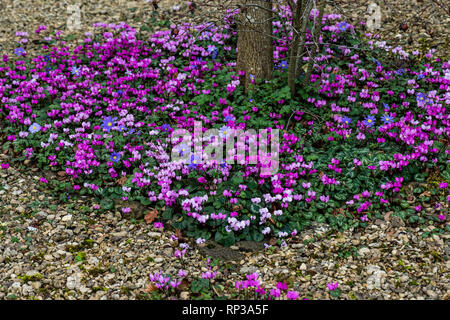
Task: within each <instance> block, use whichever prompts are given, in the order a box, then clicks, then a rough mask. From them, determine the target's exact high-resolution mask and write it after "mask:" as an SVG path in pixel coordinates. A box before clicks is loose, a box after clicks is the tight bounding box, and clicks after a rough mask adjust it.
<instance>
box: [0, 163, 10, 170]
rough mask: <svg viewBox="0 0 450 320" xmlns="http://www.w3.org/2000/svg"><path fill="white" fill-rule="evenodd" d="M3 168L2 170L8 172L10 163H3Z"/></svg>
mask: <svg viewBox="0 0 450 320" xmlns="http://www.w3.org/2000/svg"><path fill="white" fill-rule="evenodd" d="M1 167H2V169H4V170H6V169H8V168H9V163H2V164H1Z"/></svg>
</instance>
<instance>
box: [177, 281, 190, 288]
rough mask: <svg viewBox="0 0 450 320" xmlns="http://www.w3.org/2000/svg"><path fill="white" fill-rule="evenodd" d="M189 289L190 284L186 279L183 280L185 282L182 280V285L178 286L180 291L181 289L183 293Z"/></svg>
mask: <svg viewBox="0 0 450 320" xmlns="http://www.w3.org/2000/svg"><path fill="white" fill-rule="evenodd" d="M189 288H190V282H189V281H188V280H187V279H186V278H183V280H181V284H180V285H179V286H178V289H180V290H181V291H186V290H188V289H189Z"/></svg>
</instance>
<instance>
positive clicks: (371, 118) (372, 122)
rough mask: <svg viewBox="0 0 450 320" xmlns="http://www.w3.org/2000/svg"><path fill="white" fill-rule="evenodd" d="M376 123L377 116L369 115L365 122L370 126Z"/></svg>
mask: <svg viewBox="0 0 450 320" xmlns="http://www.w3.org/2000/svg"><path fill="white" fill-rule="evenodd" d="M374 123H375V116H367V118H366V119H364V124H365V125H366V126H368V127H371V126H373V125H374Z"/></svg>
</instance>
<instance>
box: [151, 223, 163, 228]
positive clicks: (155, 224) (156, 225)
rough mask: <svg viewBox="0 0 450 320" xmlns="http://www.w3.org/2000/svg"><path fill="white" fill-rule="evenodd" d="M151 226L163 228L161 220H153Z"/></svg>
mask: <svg viewBox="0 0 450 320" xmlns="http://www.w3.org/2000/svg"><path fill="white" fill-rule="evenodd" d="M153 227H155V228H156V229H162V228H164V225H163V223H162V222H155V223H154V224H153Z"/></svg>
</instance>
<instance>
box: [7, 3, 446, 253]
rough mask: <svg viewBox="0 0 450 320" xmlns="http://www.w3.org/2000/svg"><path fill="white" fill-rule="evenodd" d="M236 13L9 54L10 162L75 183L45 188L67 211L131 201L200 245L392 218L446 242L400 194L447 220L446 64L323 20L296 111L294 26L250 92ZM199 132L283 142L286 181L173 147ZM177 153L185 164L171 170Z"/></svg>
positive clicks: (437, 220)
mask: <svg viewBox="0 0 450 320" xmlns="http://www.w3.org/2000/svg"><path fill="white" fill-rule="evenodd" d="M234 14H235V12H230V13H229V15H228V16H227V17H226V22H227V23H226V24H225V26H224V27H220V28H219V27H216V26H213V25H211V24H205V25H201V26H192V25H189V24H185V25H182V26H174V25H172V26H171V27H170V30H167V31H161V32H157V33H155V34H153V36H152V37H150V39H140V37H139V34H138V33H137V32H136V30H133V29H132V28H130V27H129V26H127V25H126V24H123V23H122V24H119V25H106V24H101V23H100V24H97V27H98V28H100V29H103V30H102V31H101V32H99V33H98V34H95V35H94V34H86V39H85V40H84V44H83V45H81V46H78V47H77V48H76V49H75V50H73V51H70V50H69V49H68V48H67V47H65V46H64V42H63V41H61V40H60V39H58V34H56V38H55V39H53V38H48V37H45V39H46V40H45V39H44V41H47V42H48V44H47V45H44V46H43V47H42V50H43V54H42V55H41V56H38V57H36V58H34V59H29V58H28V57H27V56H26V50H25V49H24V48H18V49H17V50H16V51H15V55H16V56H17V58H16V57H8V56H4V57H3V66H1V68H0V74H1V76H0V99H1V105H0V115H1V119H2V120H1V121H2V123H3V126H4V134H5V143H4V145H3V149H4V150H7V149H11V152H12V153H14V155H16V157H15V158H14V160H13V161H17V162H18V161H24V160H25V159H32V160H34V161H35V162H36V163H37V164H38V165H39V166H40V167H41V168H45V169H47V170H52V171H54V172H57V173H58V175H59V176H63V177H65V180H67V181H58V180H51V181H48V180H47V179H45V178H42V179H41V182H42V183H44V184H49V185H51V186H52V188H54V189H55V190H57V191H58V192H60V194H61V200H64V199H65V198H66V197H67V196H68V195H71V196H76V195H77V194H80V195H84V194H91V195H94V196H95V197H97V198H98V200H99V207H98V208H99V210H100V211H101V210H108V209H111V208H112V207H113V205H114V200H120V201H122V206H121V210H122V212H123V214H127V213H128V212H129V211H130V208H129V206H128V205H127V202H128V201H139V202H141V203H142V205H144V206H149V207H152V208H155V209H156V210H157V214H155V215H154V216H153V218H152V221H153V220H154V219H156V220H155V221H157V222H156V223H157V225H156V226H157V227H162V226H163V225H167V224H169V225H170V226H171V227H173V228H175V229H179V230H182V231H183V232H185V233H186V234H187V235H188V236H189V237H193V238H195V239H196V240H197V242H199V243H200V242H203V241H204V240H206V239H210V238H213V239H215V240H216V241H217V242H219V243H221V244H224V245H227V246H229V245H232V244H233V243H234V242H236V241H239V240H243V239H245V240H255V241H261V240H263V239H264V238H265V237H275V238H277V239H278V241H277V242H278V244H280V245H283V244H284V240H283V239H284V238H286V237H289V236H294V235H295V234H297V232H300V231H301V230H302V229H303V228H305V227H306V226H307V225H308V224H309V223H310V222H311V221H318V222H327V223H329V224H330V225H331V226H332V227H333V228H335V229H339V228H341V229H348V228H354V227H358V226H363V227H364V226H367V225H368V224H369V223H370V222H371V221H372V220H374V219H377V218H382V216H383V212H385V211H394V214H395V215H398V216H400V217H401V218H404V219H407V220H408V221H409V222H410V223H413V224H419V225H428V224H434V225H435V226H436V227H437V228H435V230H437V231H436V232H444V231H445V230H446V229H447V231H448V228H449V227H448V225H447V224H446V223H445V221H446V216H445V215H444V214H426V213H425V212H423V211H422V207H421V206H420V205H417V206H415V207H410V204H409V203H408V202H407V201H406V196H407V195H406V193H405V192H406V189H405V188H404V186H405V184H406V183H408V182H415V183H416V184H415V188H414V190H413V193H414V194H417V195H419V197H420V201H422V202H431V203H432V204H433V205H434V206H435V207H436V208H439V207H443V208H448V202H449V201H450V195H449V188H448V182H449V180H450V170H449V161H448V155H449V153H450V151H449V149H448V145H449V140H448V136H449V131H450V126H449V116H448V112H446V105H448V104H449V103H450V94H449V82H450V63H449V62H442V61H440V59H438V58H435V57H433V52H432V51H430V52H428V53H427V54H425V55H423V56H422V55H421V54H420V53H418V52H414V53H412V54H408V53H406V52H404V51H403V50H402V49H401V48H399V47H396V48H390V47H389V46H387V45H386V43H384V42H381V41H378V39H377V37H376V36H374V35H371V34H366V35H359V34H358V33H356V32H355V30H354V27H353V26H352V25H349V24H347V23H345V22H343V21H341V20H340V16H339V15H336V14H332V15H325V16H324V19H323V26H322V30H323V34H322V36H321V43H322V47H323V49H322V52H321V54H320V55H319V57H318V58H317V62H318V63H317V64H316V68H315V70H314V72H313V75H312V78H311V83H308V84H307V85H305V86H303V87H302V88H301V89H299V94H298V96H299V98H297V99H294V100H292V99H290V94H289V88H288V86H287V62H286V60H287V58H286V55H287V50H288V49H287V47H286V37H290V36H291V35H289V34H286V29H285V28H284V23H289V17H290V13H289V12H288V10H287V9H286V8H281V11H280V12H279V21H275V22H274V23H273V26H274V34H275V36H276V37H277V39H276V41H275V51H274V59H275V62H276V69H275V71H274V76H273V80H271V81H260V80H258V79H254V81H253V82H254V83H253V84H252V90H251V91H250V94H249V95H246V94H244V91H243V88H242V87H241V86H240V85H239V71H238V70H235V65H236V63H235V60H236V36H237V35H236V32H235V31H234V21H233V20H234ZM314 14H317V12H315V11H312V12H311V15H310V18H311V19H310V20H311V22H310V24H313V19H312V18H313V15H314ZM44 29H45V28H44V27H42V28H39V29H38V30H36V32H38V33H41V32H43V31H44ZM43 37H44V36H43ZM307 39H308V40H311V37H310V36H309V37H307ZM307 44H308V45H311V43H307ZM303 60H304V63H307V58H306V57H305V58H304V59H303ZM298 81H303V78H302V77H301V78H300V79H298ZM196 121H198V122H201V123H202V125H203V131H206V129H211V128H214V129H217V130H219V131H220V139H226V138H227V137H228V135H227V132H228V131H230V130H233V129H241V130H247V129H254V130H259V129H266V128H272V129H278V130H280V133H281V134H280V145H279V150H278V158H279V163H278V168H279V170H278V172H277V173H276V174H275V175H264V174H261V167H262V165H261V164H256V165H252V164H251V161H250V160H251V159H250V158H249V157H246V159H245V161H246V164H244V165H239V164H229V163H226V162H219V161H218V162H216V163H213V162H202V159H201V158H198V156H197V155H196V154H194V152H193V150H192V149H191V146H190V145H186V144H182V143H179V144H176V143H175V144H173V143H172V136H173V134H174V132H175V130H177V129H185V130H188V131H189V132H191V133H192V135H193V136H194V128H193V127H194V122H196ZM210 141H211V137H205V138H204V140H203V141H202V143H203V146H204V147H206V146H207V145H208V144H209V143H210ZM173 149H174V150H176V152H178V153H180V154H184V155H187V160H188V161H187V162H186V163H181V162H179V163H177V162H174V161H171V153H172V150H173ZM189 149H191V150H190V151H189ZM247 149H248V147H247ZM272 152H273V150H272ZM8 165H9V164H7V163H4V164H2V167H5V168H6V167H7V166H8Z"/></svg>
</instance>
